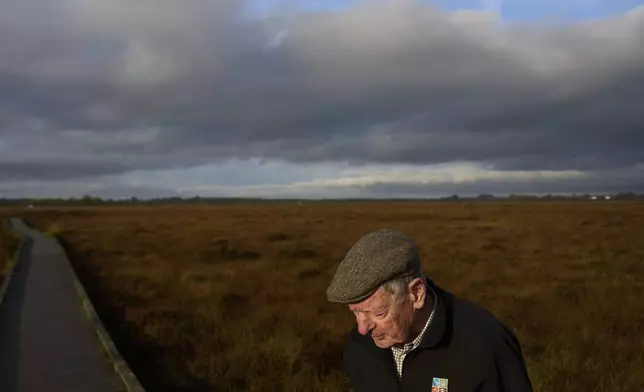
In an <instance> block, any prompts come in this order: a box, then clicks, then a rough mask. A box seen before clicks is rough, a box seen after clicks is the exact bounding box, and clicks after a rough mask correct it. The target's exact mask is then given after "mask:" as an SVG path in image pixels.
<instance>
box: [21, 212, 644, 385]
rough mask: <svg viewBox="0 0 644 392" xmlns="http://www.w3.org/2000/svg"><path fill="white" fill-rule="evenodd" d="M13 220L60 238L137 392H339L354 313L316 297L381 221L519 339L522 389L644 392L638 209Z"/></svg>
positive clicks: (61, 215) (81, 215)
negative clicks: (140, 389)
mask: <svg viewBox="0 0 644 392" xmlns="http://www.w3.org/2000/svg"><path fill="white" fill-rule="evenodd" d="M25 216H26V217H27V218H28V220H29V221H30V222H32V223H34V224H35V225H36V226H38V227H39V228H41V229H42V230H48V231H50V232H51V231H52V229H51V228H52V227H56V228H57V230H55V231H56V233H57V235H59V236H61V237H62V238H63V239H64V243H65V245H66V247H67V249H68V252H69V253H70V255H71V257H72V260H73V262H74V264H75V266H76V267H77V269H78V271H79V273H80V274H81V277H82V279H83V280H84V281H85V282H86V283H87V285H88V291H89V294H90V295H91V296H92V297H93V298H94V299H95V301H96V305H97V308H98V311H99V313H100V314H101V316H102V317H103V318H104V319H105V322H106V324H107V325H108V328H109V329H110V331H111V332H112V334H113V335H114V337H115V339H116V340H117V344H118V345H119V346H120V347H119V348H120V349H121V350H122V351H123V354H124V355H125V356H126V358H127V359H128V361H129V362H130V363H131V364H132V366H133V368H134V370H135V372H137V374H139V375H140V376H141V379H142V381H143V382H144V383H145V384H146V385H147V386H149V387H150V390H154V391H165V390H193V391H197V390H202V389H208V388H210V389H213V388H214V389H213V390H216V391H280V392H282V391H345V390H347V389H348V385H347V381H346V379H345V377H344V374H343V372H342V369H341V362H340V349H341V345H342V342H343V340H344V337H345V333H346V331H347V330H348V329H349V328H350V327H351V325H352V322H353V320H352V319H351V316H350V313H349V312H348V311H347V310H346V309H345V308H344V307H342V306H335V305H331V304H328V303H327V302H326V300H325V295H324V291H325V289H326V287H327V285H328V283H329V281H330V279H331V277H332V274H333V272H334V271H335V267H336V266H337V263H338V262H339V261H340V260H341V259H342V257H343V256H344V254H345V252H346V251H347V250H348V249H349V247H350V246H351V245H352V244H353V243H354V242H355V241H356V240H357V239H358V238H359V237H360V236H362V235H363V234H365V233H367V232H369V231H372V230H375V229H378V228H382V227H390V228H394V229H399V230H402V231H403V232H405V233H407V234H408V235H410V236H411V237H412V238H413V239H415V240H416V241H417V242H418V245H419V247H420V249H421V254H422V257H423V265H424V268H425V271H426V273H427V275H428V276H430V277H432V278H433V279H434V280H435V281H436V282H437V283H438V284H439V285H441V286H442V287H444V288H446V289H448V290H450V291H452V292H454V293H455V294H457V295H460V296H462V297H465V298H467V299H470V300H472V301H474V302H477V303H480V304H482V305H484V306H486V307H487V308H489V309H490V310H492V311H493V312H494V313H495V314H496V315H498V316H499V317H500V318H501V319H502V320H503V321H505V322H506V323H508V324H509V325H510V326H511V327H512V328H513V329H514V330H515V331H516V333H517V335H518V336H519V338H520V339H521V342H522V344H523V349H524V354H525V356H526V360H527V363H528V367H529V372H530V374H531V377H532V380H533V383H534V386H535V390H536V391H544V392H545V391H548V390H553V389H556V390H569V391H581V390H590V391H609V390H610V391H612V392H626V391H628V392H631V391H637V390H640V389H641V387H642V386H643V384H642V383H643V382H644V377H643V376H642V374H644V359H643V354H642V353H643V352H644V338H643V336H644V327H643V325H644V301H642V298H644V283H642V282H643V281H644V279H642V278H644V266H643V265H642V263H643V262H644V240H643V238H644V237H643V236H642V233H643V232H644V204H642V203H640V204H637V203H626V202H624V203H612V202H610V203H609V202H606V203H590V202H589V203H585V202H579V203H546V202H537V203H505V202H492V203H388V204H384V203H380V204H378V203H344V204H343V203H335V204H334V203H323V204H314V203H312V204H307V203H305V204H303V205H299V204H296V203H293V204H280V205H270V204H267V205H258V204H246V205H226V206H185V207H129V208H128V207H122V208H113V207H110V208H102V209H99V208H95V209H87V208H84V209H68V210H43V211H28V212H27V215H25ZM61 227H64V228H65V231H64V232H61V231H60V228H61ZM181 388H185V389H181Z"/></svg>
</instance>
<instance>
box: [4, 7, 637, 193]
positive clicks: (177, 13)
mask: <svg viewBox="0 0 644 392" xmlns="http://www.w3.org/2000/svg"><path fill="white" fill-rule="evenodd" d="M36 5H37V6H38V12H34V7H35V6H36ZM243 12H244V2H241V1H238V0H226V1H216V2H206V1H199V0H189V1H184V2H181V3H177V2H172V1H167V0H162V1H158V0H155V1H152V0H149V1H148V0H144V1H140V2H137V3H136V4H134V3H131V2H127V1H124V0H111V1H106V0H91V1H80V0H59V1H54V0H46V1H42V0H39V1H38V2H36V1H35V0H26V1H22V2H4V3H3V4H2V5H0V138H1V139H0V140H1V141H2V143H3V144H2V146H3V151H6V152H8V153H7V154H6V155H5V156H4V158H3V159H2V162H0V178H2V179H16V180H17V179H21V178H22V179H43V178H44V179H64V178H84V177H87V176H90V177H91V176H102V175H113V174H119V173H126V172H128V171H131V170H135V169H148V170H150V169H164V168H174V167H190V166H198V165H203V164H206V163H209V162H216V161H218V160H222V159H226V158H231V157H239V158H251V157H263V158H267V159H287V160H290V161H292V162H295V163H298V162H314V161H350V162H353V163H355V164H368V163H413V164H426V163H445V162H453V161H476V162H481V163H483V164H485V165H489V166H490V167H493V168H496V169H501V170H515V169H520V170H541V169H548V170H568V169H576V170H588V171H592V172H593V173H603V172H604V173H607V172H608V171H611V172H612V171H615V170H620V172H621V171H629V170H630V173H639V171H638V170H637V169H636V168H635V166H636V165H637V164H638V163H642V162H643V161H644V160H643V158H642V157H643V155H642V153H641V151H644V131H643V128H642V127H643V126H644V114H642V113H644V110H642V102H644V7H640V8H637V9H635V10H633V11H631V12H629V13H626V14H623V15H620V16H617V17H614V18H611V19H604V20H593V21H587V22H578V23H574V24H569V25H561V26H547V25H538V24H525V23H524V24H515V25H506V26H501V25H499V24H498V23H497V21H496V20H495V19H494V16H493V14H490V13H484V12H474V11H463V12H458V13H442V12H439V11H438V10H437V9H436V8H434V7H432V6H430V5H427V4H423V3H420V2H418V3H414V2H389V3H387V4H374V3H369V2H366V3H364V4H362V5H358V6H355V7H352V8H350V9H348V10H345V11H341V12H333V13H331V12H328V13H324V12H315V13H307V14H304V13H302V14H294V15H272V16H271V17H267V18H265V19H261V20H250V19H247V18H244V16H243ZM276 37H278V38H279V39H278V40H276ZM594 176H595V175H594ZM610 177H611V176H608V177H604V176H601V175H600V174H597V175H596V176H595V177H593V181H596V182H598V183H603V184H607V185H608V184H612V182H611V181H613V180H612V179H611V178H610ZM631 180H632V181H635V182H639V183H641V182H642V181H641V180H637V179H636V178H635V177H633V178H632V179H631ZM623 185H624V186H626V185H628V184H627V183H624V184H623ZM388 186H389V185H388ZM481 186H482V187H488V184H481ZM494 186H500V185H498V184H489V187H494ZM559 186H560V185H557V184H554V183H553V187H555V188H556V187H559ZM561 186H562V187H565V186H564V185H561ZM579 186H580V187H582V186H581V185H579ZM620 186H621V185H620ZM575 187H576V185H575V186H573V185H571V186H570V189H576V188H575ZM486 189H487V188H486ZM557 189H558V188H557Z"/></svg>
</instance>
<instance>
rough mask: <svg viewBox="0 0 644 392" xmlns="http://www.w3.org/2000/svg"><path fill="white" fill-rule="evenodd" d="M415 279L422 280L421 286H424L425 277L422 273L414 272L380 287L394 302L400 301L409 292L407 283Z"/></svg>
mask: <svg viewBox="0 0 644 392" xmlns="http://www.w3.org/2000/svg"><path fill="white" fill-rule="evenodd" d="M417 278H421V279H422V280H423V284H425V275H423V272H422V271H416V272H414V273H413V274H411V275H409V276H405V277H403V278H398V279H394V280H390V281H388V282H385V283H384V284H383V285H382V287H383V288H384V289H385V291H386V292H388V293H389V294H391V295H392V297H393V299H394V301H400V300H401V299H403V298H404V297H405V295H407V293H408V291H409V282H411V281H412V280H414V279H417Z"/></svg>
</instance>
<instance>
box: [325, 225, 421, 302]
mask: <svg viewBox="0 0 644 392" xmlns="http://www.w3.org/2000/svg"><path fill="white" fill-rule="evenodd" d="M419 270H420V256H419V254H418V248H417V247H416V245H415V244H414V243H413V242H412V240H411V239H410V238H409V237H407V236H406V235H405V234H403V233H401V232H399V231H396V230H392V229H380V230H377V231H374V232H371V233H368V234H366V235H364V236H363V237H362V238H360V239H359V240H358V242H356V243H355V245H353V247H351V249H349V252H347V254H346V256H345V257H344V259H343V260H342V262H341V263H340V265H339V266H338V268H337V270H336V272H335V276H334V277H333V280H332V281H331V284H330V285H329V287H328V288H327V290H326V297H327V299H328V300H329V301H330V302H335V303H344V304H350V303H356V302H360V301H362V300H363V299H366V298H368V297H369V296H370V295H371V294H373V293H374V292H375V291H376V290H377V289H378V287H380V285H382V284H383V283H385V282H387V281H389V280H392V279H397V278H402V277H405V276H409V275H412V274H413V273H414V272H416V271H419Z"/></svg>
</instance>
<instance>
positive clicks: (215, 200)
mask: <svg viewBox="0 0 644 392" xmlns="http://www.w3.org/2000/svg"><path fill="white" fill-rule="evenodd" d="M588 200H594V201H598V202H599V201H606V200H644V194H636V193H633V192H625V193H617V194H573V195H550V194H548V195H531V194H512V195H508V196H496V195H492V194H480V195H478V196H474V197H467V196H459V195H451V196H447V197H439V198H427V199H422V198H413V199H410V198H405V199H401V198H390V199H382V198H380V199H265V198H221V197H199V196H196V197H190V198H185V197H164V198H150V199H139V198H137V197H130V198H125V199H110V198H100V197H95V196H90V195H85V196H83V197H80V198H67V199H64V198H13V199H8V198H0V205H2V206H24V207H36V206H59V205H63V206H69V205H72V206H100V205H154V204H166V205H167V204H225V203H312V202H383V201H396V202H418V201H588Z"/></svg>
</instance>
